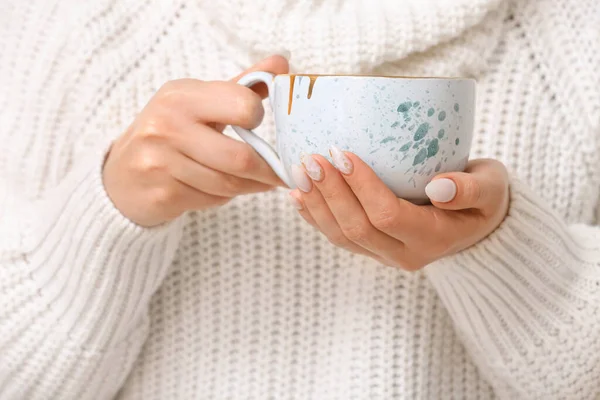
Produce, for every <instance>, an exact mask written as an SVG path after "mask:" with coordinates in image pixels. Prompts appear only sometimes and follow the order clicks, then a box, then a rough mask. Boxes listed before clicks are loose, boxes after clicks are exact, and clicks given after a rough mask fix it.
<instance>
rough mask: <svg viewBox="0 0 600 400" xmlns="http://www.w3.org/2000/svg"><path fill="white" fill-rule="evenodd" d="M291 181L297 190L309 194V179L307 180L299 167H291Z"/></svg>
mask: <svg viewBox="0 0 600 400" xmlns="http://www.w3.org/2000/svg"><path fill="white" fill-rule="evenodd" d="M292 179H293V180H294V182H295V183H296V186H298V189H300V190H302V191H303V192H310V188H312V183H311V182H310V179H308V176H307V175H306V172H304V170H303V169H302V168H301V167H300V166H298V165H292Z"/></svg>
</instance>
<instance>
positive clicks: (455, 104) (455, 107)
mask: <svg viewBox="0 0 600 400" xmlns="http://www.w3.org/2000/svg"><path fill="white" fill-rule="evenodd" d="M458 110H460V107H459V106H458V103H454V111H456V112H458Z"/></svg>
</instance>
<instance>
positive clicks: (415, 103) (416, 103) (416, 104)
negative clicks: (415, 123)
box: [413, 101, 421, 107]
mask: <svg viewBox="0 0 600 400" xmlns="http://www.w3.org/2000/svg"><path fill="white" fill-rule="evenodd" d="M419 104H421V103H419V102H418V101H415V102H414V103H413V107H419Z"/></svg>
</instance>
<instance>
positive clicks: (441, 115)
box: [438, 111, 446, 121]
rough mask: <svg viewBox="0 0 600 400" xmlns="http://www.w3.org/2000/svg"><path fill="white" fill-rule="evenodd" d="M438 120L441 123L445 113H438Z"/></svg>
mask: <svg viewBox="0 0 600 400" xmlns="http://www.w3.org/2000/svg"><path fill="white" fill-rule="evenodd" d="M438 119H439V120H440V121H443V120H445V119H446V111H440V113H439V114H438Z"/></svg>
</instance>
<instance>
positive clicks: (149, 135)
mask: <svg viewBox="0 0 600 400" xmlns="http://www.w3.org/2000/svg"><path fill="white" fill-rule="evenodd" d="M166 132H167V129H166V126H165V122H164V120H163V119H162V118H158V117H156V116H152V117H149V118H147V119H146V120H145V121H144V123H143V125H142V128H141V129H140V130H139V131H138V133H137V135H138V136H139V137H140V138H141V139H142V140H154V139H160V138H164V137H166V136H167V134H166Z"/></svg>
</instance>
